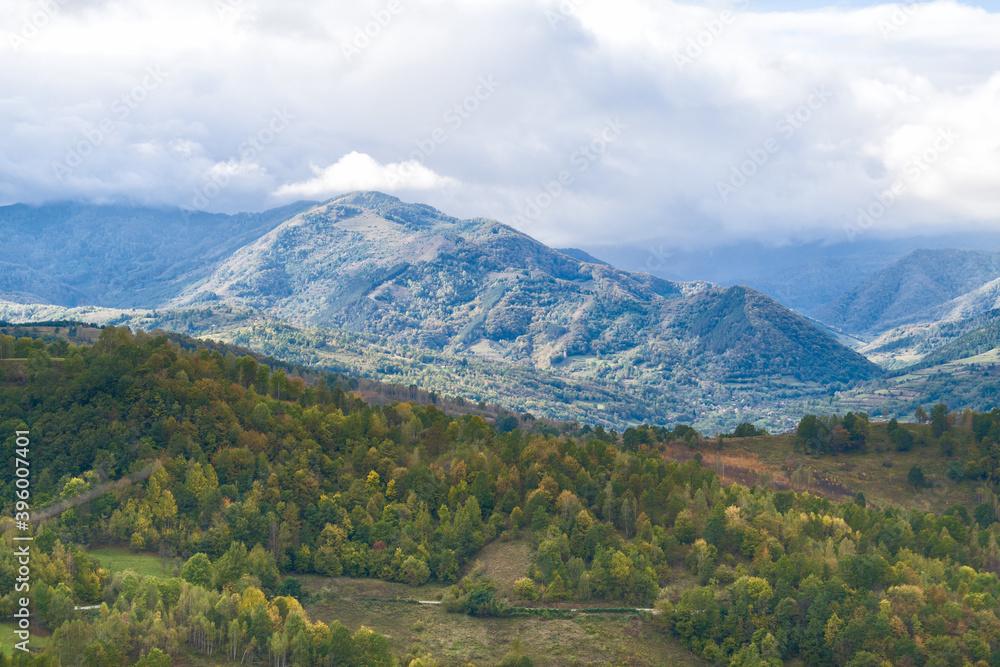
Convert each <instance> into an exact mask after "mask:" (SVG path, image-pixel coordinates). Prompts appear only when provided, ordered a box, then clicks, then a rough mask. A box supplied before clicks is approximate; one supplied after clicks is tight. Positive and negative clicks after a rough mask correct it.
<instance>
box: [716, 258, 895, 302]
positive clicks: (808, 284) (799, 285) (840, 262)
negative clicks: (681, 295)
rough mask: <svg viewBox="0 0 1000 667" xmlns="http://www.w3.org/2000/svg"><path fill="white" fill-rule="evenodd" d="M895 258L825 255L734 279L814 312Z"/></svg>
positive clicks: (773, 297) (777, 299) (737, 282)
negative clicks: (765, 272) (767, 271)
mask: <svg viewBox="0 0 1000 667" xmlns="http://www.w3.org/2000/svg"><path fill="white" fill-rule="evenodd" d="M893 259H895V257H893V256H887V255H885V254H865V255H857V256H847V257H821V258H817V259H815V260H813V261H810V262H806V263H802V264H796V265H795V266H790V267H786V268H782V269H779V270H777V271H774V272H772V273H767V274H764V275H759V276H754V277H747V278H740V279H736V280H734V281H731V282H732V283H735V284H738V285H747V286H748V287H753V288H754V289H755V290H757V291H759V292H763V293H764V294H767V295H768V296H769V297H771V298H772V299H774V300H775V301H777V302H778V303H780V304H782V305H783V306H787V307H788V308H792V309H794V310H797V311H798V312H800V313H804V314H806V315H813V314H815V313H816V312H818V311H820V310H821V309H822V308H823V307H824V306H825V305H826V304H828V303H830V302H832V301H834V300H836V299H837V298H838V297H840V296H841V295H842V294H844V293H845V292H848V291H850V290H851V289H853V288H854V287H856V286H857V285H858V284H860V283H861V282H862V281H864V280H865V279H866V278H868V277H869V276H871V275H873V274H874V273H876V272H877V271H878V270H879V269H881V268H883V267H884V266H886V265H887V264H889V263H891V262H892V261H893ZM727 282H729V281H727Z"/></svg>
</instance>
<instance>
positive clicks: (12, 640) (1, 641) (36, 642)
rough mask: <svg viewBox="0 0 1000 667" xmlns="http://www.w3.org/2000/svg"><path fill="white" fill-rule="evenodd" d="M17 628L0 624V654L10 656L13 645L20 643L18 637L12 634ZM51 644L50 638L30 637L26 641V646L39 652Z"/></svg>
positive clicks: (11, 624) (12, 625) (9, 624)
mask: <svg viewBox="0 0 1000 667" xmlns="http://www.w3.org/2000/svg"><path fill="white" fill-rule="evenodd" d="M16 627H17V626H15V625H14V624H13V623H0V653H6V654H7V655H12V654H13V651H14V644H16V643H17V642H19V641H21V639H20V637H18V636H17V635H15V634H14V630H15V629H16ZM51 643H52V637H51V636H48V635H46V636H44V637H38V636H35V635H31V639H30V640H29V641H28V646H29V647H30V648H31V649H32V650H35V651H41V650H42V649H44V648H46V647H47V646H48V645H49V644H51Z"/></svg>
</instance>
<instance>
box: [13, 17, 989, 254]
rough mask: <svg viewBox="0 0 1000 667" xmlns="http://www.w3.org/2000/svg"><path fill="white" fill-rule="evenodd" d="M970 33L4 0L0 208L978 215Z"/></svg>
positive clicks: (724, 227) (981, 100) (875, 219)
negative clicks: (311, 205)
mask: <svg viewBox="0 0 1000 667" xmlns="http://www.w3.org/2000/svg"><path fill="white" fill-rule="evenodd" d="M998 34H1000V2H990V3H986V2H982V3H974V2H954V1H951V0H948V1H944V0H941V1H936V2H903V3H895V4H884V3H873V2H846V1H841V2H827V3H824V2H816V1H810V0H803V1H799V2H791V1H790V0H789V1H784V0H772V1H770V2H766V1H764V0H718V1H711V2H687V3H681V2H669V1H664V0H614V1H612V0H371V1H368V0H362V1H359V2H350V3H347V2H341V1H339V0H337V1H325V0H321V1H314V0H309V1H307V0H281V1H277V0H172V1H171V2H159V3H150V2H138V1H134V0H131V1H130V0H119V1H115V0H10V1H8V2H4V3H2V5H0V204H12V203H17V202H25V203H40V202H45V201H54V200H87V201H95V202H131V203H136V204H149V205H157V206H161V205H162V206H179V207H183V208H191V209H199V210H208V211H222V212H237V211H246V210H251V211H256V210H263V209H266V208H271V207H274V206H279V205H282V204H285V203H289V202H291V201H295V200H299V199H315V200H323V199H328V198H330V197H334V196H336V195H338V194H342V193H344V192H348V191H352V190H368V189H374V190H381V191H384V192H388V193H391V194H394V195H396V196H399V197H400V198H402V199H404V200H406V201H415V202H423V203H428V204H431V205H433V206H435V207H437V208H439V209H441V210H442V211H444V212H445V213H448V214H450V215H454V216H457V217H478V216H483V217H489V218H495V219H497V220H500V221H501V222H505V223H507V224H511V225H513V226H514V227H517V228H518V229H521V230H522V231H525V232H527V233H529V234H531V235H532V236H534V237H536V238H538V239H540V240H542V241H544V242H546V243H548V244H550V245H554V246H556V247H564V246H569V245H581V246H595V245H608V244H611V245H614V244H642V243H649V242H653V241H654V240H655V241H657V242H660V243H662V242H663V239H668V240H669V242H670V243H672V244H675V245H678V246H691V247H706V246H712V245H715V244H732V243H737V242H743V241H753V242H757V243H762V244H765V245H781V244H788V243H793V242H808V241H817V240H822V241H826V242H830V243H838V242H845V241H849V242H856V241H858V240H859V239H860V240H863V239H865V238H875V237H902V236H907V235H916V234H943V233H949V232H952V231H958V230H967V231H975V230H986V229H988V230H994V231H995V230H997V229H1000V187H997V184H998V183H1000V113H998V112H1000V69H998V67H1000V66H998V63H1000V40H997V38H996V35H998Z"/></svg>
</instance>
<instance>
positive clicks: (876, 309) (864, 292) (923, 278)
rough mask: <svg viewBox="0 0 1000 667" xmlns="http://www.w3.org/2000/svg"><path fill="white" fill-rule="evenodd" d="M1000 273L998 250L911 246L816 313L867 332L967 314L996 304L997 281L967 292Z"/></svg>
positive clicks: (837, 324) (838, 324) (841, 325)
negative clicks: (908, 250)
mask: <svg viewBox="0 0 1000 667" xmlns="http://www.w3.org/2000/svg"><path fill="white" fill-rule="evenodd" d="M998 277H1000V252H996V251H987V250H957V249H933V250H915V251H913V252H910V253H908V254H907V255H905V256H904V257H902V258H900V259H899V260H897V261H896V262H893V263H892V264H891V265H889V266H887V267H885V268H884V269H881V270H880V271H878V272H877V273H875V274H874V275H872V276H871V277H869V278H868V279H867V280H865V281H864V282H862V283H861V284H860V285H858V286H856V287H855V288H853V289H851V290H850V291H848V292H847V293H845V294H844V295H842V296H841V297H839V298H837V299H836V300H835V301H833V302H832V303H830V304H829V305H827V306H825V307H824V308H822V309H821V310H820V311H819V312H818V313H817V314H816V317H817V319H819V320H821V321H823V322H825V323H826V324H829V325H831V326H834V327H837V328H840V329H843V330H845V331H848V332H850V333H855V334H868V335H873V334H878V333H881V332H884V331H887V330H889V329H892V328H894V327H898V326H901V325H904V324H911V323H915V322H935V321H938V320H941V319H948V318H952V319H955V318H957V317H958V316H961V315H964V316H965V317H968V316H970V315H972V314H975V313H974V311H975V310H976V308H982V309H984V310H985V309H988V308H991V307H994V304H995V301H994V299H995V297H996V290H997V286H996V285H995V284H994V285H993V286H992V287H989V288H986V289H985V291H984V293H981V294H978V295H972V294H971V293H973V292H975V291H976V290H980V289H981V288H984V286H986V285H987V284H990V283H993V281H995V280H996V279H997V278H998ZM965 295H968V296H967V297H966V299H964V300H963V299H961V297H963V296H965ZM956 300H958V301H956Z"/></svg>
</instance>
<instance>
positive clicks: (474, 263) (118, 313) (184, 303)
mask: <svg viewBox="0 0 1000 667" xmlns="http://www.w3.org/2000/svg"><path fill="white" fill-rule="evenodd" d="M0 229H3V232H4V236H5V241H6V242H5V243H4V244H3V245H0V299H2V300H4V301H6V303H5V304H0V315H2V316H3V317H4V318H8V319H18V318H20V319H25V318H31V317H38V318H44V319H53V318H60V317H63V316H66V317H83V318H87V319H91V320H93V321H98V320H99V321H102V322H109V323H125V324H129V325H130V326H134V327H142V328H150V327H154V326H156V327H161V328H167V329H173V330H177V331H181V332H184V333H189V334H195V335H202V336H211V337H214V338H217V339H221V340H230V341H235V342H239V343H240V344H244V345H248V346H251V347H255V349H259V350H261V351H263V352H267V353H270V354H274V355H276V356H281V357H282V358H287V359H289V360H293V361H296V362H300V363H312V364H318V365H326V366H328V367H335V368H337V369H339V370H345V369H346V370H353V371H354V372H358V373H365V374H372V375H379V376H384V377H386V378H389V379H392V380H393V381H399V382H404V383H410V384H412V383H414V382H419V383H421V386H425V385H426V386H428V387H431V386H433V388H436V389H437V390H439V391H449V390H454V391H461V392H465V393H466V394H467V395H473V396H478V397H480V398H490V399H491V400H496V401H501V402H503V401H506V402H507V404H509V405H511V406H519V407H520V408H522V409H531V410H533V411H537V412H540V413H543V414H553V415H559V416H562V417H566V418H579V419H589V420H592V421H597V422H602V423H608V424H616V423H621V422H622V421H626V422H627V421H629V420H632V421H637V420H643V419H647V420H653V421H661V422H669V421H671V420H680V419H683V420H687V421H691V422H694V423H696V424H699V425H702V426H708V427H712V426H718V427H719V428H722V427H723V426H725V425H727V424H732V423H734V422H737V421H742V420H748V421H756V422H758V423H760V424H767V425H771V426H775V425H777V426H779V427H780V426H781V425H783V424H786V423H787V422H785V421H783V420H786V419H788V418H789V415H791V414H798V413H800V412H801V411H802V410H804V409H806V407H808V406H810V405H813V406H814V408H815V407H816V406H817V405H818V402H819V401H823V400H827V399H828V398H831V397H832V396H833V394H832V393H831V392H832V391H835V390H837V389H838V388H844V387H848V386H850V387H857V388H858V389H857V391H855V392H854V393H855V394H857V393H858V392H861V393H862V394H865V392H868V394H870V395H871V397H872V398H871V399H870V400H869V399H866V400H869V403H870V401H871V400H877V396H878V395H879V394H878V386H881V385H879V382H884V381H882V380H879V379H878V378H879V377H880V376H881V375H882V373H883V371H882V370H881V369H880V368H879V366H882V368H886V369H889V370H890V371H901V370H903V369H907V368H910V367H913V368H925V367H929V366H934V365H938V364H942V365H946V364H949V363H952V362H956V361H959V360H963V359H969V358H973V357H975V358H977V359H978V358H979V357H980V356H981V357H982V358H983V360H984V361H983V363H987V362H989V363H992V361H991V360H993V359H994V357H995V356H996V355H995V353H993V352H992V351H993V350H994V349H996V348H997V347H998V344H1000V252H994V251H985V250H956V249H948V248H927V249H917V250H910V251H909V252H905V253H899V252H897V251H898V250H900V248H905V247H907V246H906V243H905V242H899V243H896V244H895V245H893V244H882V245H879V244H875V246H874V247H872V248H870V249H857V250H856V251H855V250H852V248H848V247H846V246H837V247H833V248H823V247H820V246H817V245H809V246H802V247H800V248H798V249H794V248H793V249H766V248H760V249H759V250H760V253H761V256H760V257H755V256H752V253H751V254H750V255H749V256H748V255H747V253H748V252H749V250H747V248H744V249H743V252H742V253H741V252H740V251H738V249H733V248H730V249H723V250H720V251H719V254H718V256H717V257H715V260H716V261H715V262H714V263H710V264H705V266H708V267H710V268H711V270H708V269H706V274H705V275H708V276H711V277H719V276H722V277H727V276H728V278H727V280H731V279H732V276H733V275H739V274H740V273H741V272H748V273H749V274H751V275H750V277H749V278H748V279H747V280H745V281H742V282H745V283H747V285H740V284H736V285H731V286H726V285H720V284H714V283H711V282H706V281H704V280H700V281H699V280H671V279H666V278H664V277H661V276H662V274H664V273H668V272H669V271H667V270H666V269H665V267H666V266H667V265H669V266H671V267H672V268H674V269H677V270H678V271H679V272H682V273H684V272H689V271H694V270H695V268H696V266H697V265H698V261H699V260H698V257H697V253H687V254H685V253H680V252H678V253H677V254H673V255H672V254H670V253H665V252H660V251H658V253H659V254H658V255H657V258H658V259H657V262H654V264H656V266H654V267H645V270H642V271H639V272H630V271H626V270H622V269H620V268H616V266H613V265H612V264H610V263H608V262H607V261H605V259H608V260H611V261H612V262H613V263H614V264H616V265H619V264H621V263H627V262H624V261H623V260H628V261H632V263H634V260H635V257H634V256H632V255H628V253H625V254H621V253H622V252H624V251H620V252H619V254H618V255H616V254H615V253H614V252H610V251H608V249H603V250H600V249H598V250H594V249H588V250H581V249H578V248H561V249H553V248H549V247H548V246H546V245H544V244H542V243H540V242H539V241H537V240H535V239H533V238H531V237H529V236H527V235H525V234H523V233H521V232H519V231H517V230H516V229H513V228H511V227H509V226H506V225H503V224H501V223H499V222H497V221H495V220H489V219H485V218H474V219H470V220H460V219H457V218H454V217H451V216H448V215H446V214H444V213H442V212H440V211H438V210H436V209H433V208H431V207H429V206H425V205H422V204H409V203H405V202H402V201H400V200H399V199H397V198H396V197H391V196H388V195H385V194H382V193H378V192H356V193H351V194H347V195H344V196H341V197H337V198H335V199H332V200H330V201H327V202H323V203H319V202H298V203H295V204H292V205H289V206H285V207H282V208H279V209H274V210H270V211H265V212H263V213H257V214H239V215H222V214H207V213H201V212H190V211H182V210H178V209H156V208H148V207H131V206H125V205H117V206H97V205H86V204H78V203H57V204H50V205H45V206H27V205H15V206H7V207H0ZM591 250H593V252H594V253H597V254H599V256H600V258H598V256H595V254H591ZM750 250H752V249H750ZM605 251H607V252H605ZM796 252H798V253H799V255H800V256H796V254H795V253H796ZM824 253H826V254H824ZM661 255H662V256H661ZM630 257H631V259H629V258H630ZM647 259H648V257H647ZM796 259H797V260H798V262H797V263H796V261H794V260H796ZM671 262H672V263H671ZM648 263H649V262H647V264H648ZM640 268H643V267H640ZM650 268H655V269H657V270H656V271H651V270H649V269H650ZM654 274H660V276H658V275H654ZM689 275H690V274H689ZM727 280H723V281H720V282H727ZM779 301H783V302H784V305H782V304H781V303H779ZM786 306H793V307H795V308H796V309H797V310H798V311H800V312H802V313H804V314H808V315H810V316H811V317H813V318H815V319H814V320H812V321H810V320H808V319H806V318H804V317H803V316H802V315H799V314H798V313H797V312H795V311H793V310H791V309H790V308H788V307H786ZM841 343H846V344H847V346H845V345H844V344H841ZM850 347H853V348H855V350H856V351H855V350H852V349H850ZM859 352H860V354H859ZM987 352H989V353H990V354H985V353H987ZM862 355H864V356H862ZM983 355H985V356H983ZM866 357H867V358H866ZM873 362H874V363H873ZM963 363H965V362H963ZM876 364H878V365H879V366H876ZM972 377H974V375H970V376H969V378H972ZM866 387H867V388H866ZM477 388H478V389H477ZM869 390H870V391H869ZM973 390H974V389H973ZM868 394H865V395H868ZM911 400H916V399H911ZM734 405H735V406H736V407H733V406H734ZM605 411H610V412H607V414H606V413H605Z"/></svg>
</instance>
